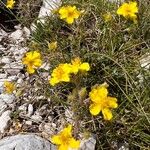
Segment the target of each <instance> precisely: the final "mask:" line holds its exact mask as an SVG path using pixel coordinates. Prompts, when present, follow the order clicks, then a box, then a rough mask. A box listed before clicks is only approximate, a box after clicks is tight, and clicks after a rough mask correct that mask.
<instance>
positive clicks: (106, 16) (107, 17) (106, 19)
mask: <svg viewBox="0 0 150 150" xmlns="http://www.w3.org/2000/svg"><path fill="white" fill-rule="evenodd" d="M103 17H104V20H105V22H109V21H111V20H112V15H111V13H110V12H108V13H106V14H104V15H103Z"/></svg>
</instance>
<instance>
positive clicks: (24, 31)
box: [23, 27, 31, 38]
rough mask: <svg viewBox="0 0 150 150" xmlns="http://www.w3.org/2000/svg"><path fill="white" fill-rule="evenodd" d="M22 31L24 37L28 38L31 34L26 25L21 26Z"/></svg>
mask: <svg viewBox="0 0 150 150" xmlns="http://www.w3.org/2000/svg"><path fill="white" fill-rule="evenodd" d="M23 33H24V36H25V37H26V38H28V37H29V36H30V34H31V32H30V30H29V29H28V28H27V27H24V28H23Z"/></svg>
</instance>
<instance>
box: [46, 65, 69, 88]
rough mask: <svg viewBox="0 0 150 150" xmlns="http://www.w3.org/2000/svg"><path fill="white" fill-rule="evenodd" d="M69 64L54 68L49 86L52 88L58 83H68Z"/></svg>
mask: <svg viewBox="0 0 150 150" xmlns="http://www.w3.org/2000/svg"><path fill="white" fill-rule="evenodd" d="M70 71H71V65H70V64H67V63H66V64H59V66H58V67H57V68H55V69H54V70H53V72H52V74H51V79H50V81H49V82H50V84H51V85H52V86H54V85H55V84H57V83H59V82H70Z"/></svg>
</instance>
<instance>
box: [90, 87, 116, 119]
mask: <svg viewBox="0 0 150 150" xmlns="http://www.w3.org/2000/svg"><path fill="white" fill-rule="evenodd" d="M89 97H90V99H91V101H92V104H91V105H90V108H89V109H90V113H91V114H92V115H98V114H99V113H100V111H102V114H103V116H104V119H105V120H111V119H112V113H111V111H110V109H111V108H117V107H118V104H117V99H116V98H114V97H110V96H108V90H107V88H106V86H104V85H99V86H97V87H94V88H93V89H92V91H91V92H90V93H89Z"/></svg>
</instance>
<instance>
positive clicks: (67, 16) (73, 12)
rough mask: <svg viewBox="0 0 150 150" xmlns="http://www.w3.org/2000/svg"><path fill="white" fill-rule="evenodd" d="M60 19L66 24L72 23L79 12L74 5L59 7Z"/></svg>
mask: <svg viewBox="0 0 150 150" xmlns="http://www.w3.org/2000/svg"><path fill="white" fill-rule="evenodd" d="M59 14H60V19H64V20H65V21H66V22H67V23H68V24H72V23H73V22H74V20H75V19H77V18H79V16H80V14H81V12H80V11H78V10H77V8H76V6H63V7H61V8H60V9H59Z"/></svg>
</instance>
